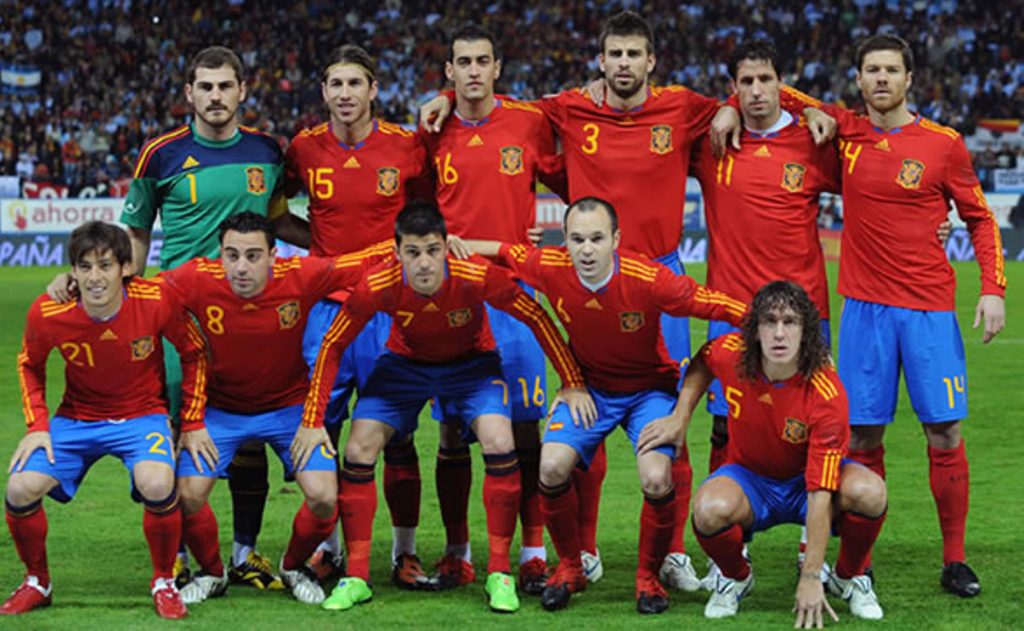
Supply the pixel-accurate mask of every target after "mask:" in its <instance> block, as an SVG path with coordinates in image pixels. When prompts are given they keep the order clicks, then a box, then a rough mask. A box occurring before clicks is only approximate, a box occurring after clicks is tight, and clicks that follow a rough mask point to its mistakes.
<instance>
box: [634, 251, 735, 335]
mask: <svg viewBox="0 0 1024 631" xmlns="http://www.w3.org/2000/svg"><path fill="white" fill-rule="evenodd" d="M653 292H654V300H655V302H656V304H657V306H658V308H659V309H660V310H661V311H663V312H665V313H667V314H669V315H674V316H680V317H682V316H687V317H689V316H695V317H698V318H701V319H702V320H725V321H726V322H728V323H729V324H732V325H733V326H740V324H741V323H742V321H743V316H744V314H746V312H747V305H746V303H744V302H743V301H740V300H736V299H735V298H733V297H731V296H729V295H728V294H725V293H722V292H720V291H713V290H711V289H708V288H707V287H705V286H703V285H700V284H698V283H697V281H695V280H693V279H692V278H690V277H689V276H677V275H676V274H674V273H673V272H672V270H670V269H668V268H667V267H664V266H659V268H658V275H657V277H656V279H655V281H654V283H653Z"/></svg>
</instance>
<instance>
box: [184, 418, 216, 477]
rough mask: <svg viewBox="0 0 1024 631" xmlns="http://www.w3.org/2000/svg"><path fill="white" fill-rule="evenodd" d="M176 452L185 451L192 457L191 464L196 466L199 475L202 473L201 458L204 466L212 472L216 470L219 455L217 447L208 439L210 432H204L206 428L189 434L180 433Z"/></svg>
mask: <svg viewBox="0 0 1024 631" xmlns="http://www.w3.org/2000/svg"><path fill="white" fill-rule="evenodd" d="M178 451H179V453H180V452H182V451H187V452H188V453H189V454H190V455H191V456H192V462H194V463H195V465H196V470H197V471H199V472H200V473H202V472H203V462H202V461H201V460H200V458H202V459H203V460H205V461H206V464H207V465H208V466H209V467H210V470H211V471H213V470H214V469H216V468H217V463H218V462H220V454H219V453H218V452H217V446H216V445H215V444H213V439H212V438H210V432H208V431H206V428H205V427H204V428H202V429H194V430H192V431H190V432H182V433H181V438H179V439H178Z"/></svg>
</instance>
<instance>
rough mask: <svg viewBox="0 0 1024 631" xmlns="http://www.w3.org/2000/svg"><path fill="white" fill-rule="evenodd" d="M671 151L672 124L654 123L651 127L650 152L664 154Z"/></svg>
mask: <svg viewBox="0 0 1024 631" xmlns="http://www.w3.org/2000/svg"><path fill="white" fill-rule="evenodd" d="M671 151H672V126H671V125H655V126H654V127H651V153H656V154H658V155H665V154H666V153H670V152H671Z"/></svg>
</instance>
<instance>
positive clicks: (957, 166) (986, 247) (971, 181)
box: [944, 136, 1006, 296]
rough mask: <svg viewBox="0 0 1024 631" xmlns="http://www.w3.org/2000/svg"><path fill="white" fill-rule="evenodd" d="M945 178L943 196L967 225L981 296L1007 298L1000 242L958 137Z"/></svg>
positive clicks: (948, 162) (960, 139)
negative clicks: (949, 198) (950, 202)
mask: <svg viewBox="0 0 1024 631" xmlns="http://www.w3.org/2000/svg"><path fill="white" fill-rule="evenodd" d="M946 164H947V169H948V171H947V173H946V177H945V178H944V182H945V186H946V193H947V195H949V197H951V198H952V199H953V201H955V202H956V211H957V214H958V215H960V218H961V219H963V220H964V222H965V223H966V224H967V230H968V231H969V232H970V233H971V243H973V244H974V257H975V259H977V261H978V265H979V266H980V267H981V293H982V294H991V295H995V296H1005V295H1006V267H1005V265H1006V262H1005V261H1004V260H1003V241H1002V235H1001V234H1000V233H999V223H998V222H996V219H995V216H994V215H993V214H992V209H990V208H989V206H988V202H987V201H986V200H985V193H984V192H983V191H982V189H981V184H980V183H979V182H978V177H977V176H976V175H975V173H974V168H973V167H972V166H971V157H970V154H968V152H967V147H966V146H965V145H964V141H963V138H961V137H960V136H957V138H956V140H955V141H954V142H953V146H952V147H951V148H950V152H949V158H948V160H947V161H946Z"/></svg>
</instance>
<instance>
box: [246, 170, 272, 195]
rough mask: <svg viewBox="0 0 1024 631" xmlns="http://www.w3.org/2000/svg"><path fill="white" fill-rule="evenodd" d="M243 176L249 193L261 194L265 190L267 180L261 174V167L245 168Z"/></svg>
mask: <svg viewBox="0 0 1024 631" xmlns="http://www.w3.org/2000/svg"><path fill="white" fill-rule="evenodd" d="M245 177H246V182H247V185H248V189H249V192H250V193H252V194H253V195H262V194H264V193H266V192H267V180H266V177H265V176H264V174H263V167H249V168H248V169H246V170H245Z"/></svg>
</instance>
